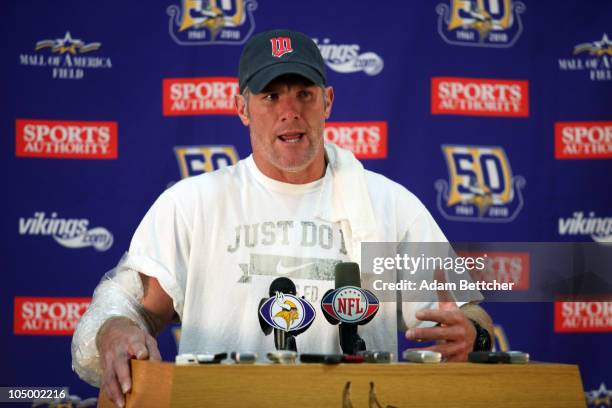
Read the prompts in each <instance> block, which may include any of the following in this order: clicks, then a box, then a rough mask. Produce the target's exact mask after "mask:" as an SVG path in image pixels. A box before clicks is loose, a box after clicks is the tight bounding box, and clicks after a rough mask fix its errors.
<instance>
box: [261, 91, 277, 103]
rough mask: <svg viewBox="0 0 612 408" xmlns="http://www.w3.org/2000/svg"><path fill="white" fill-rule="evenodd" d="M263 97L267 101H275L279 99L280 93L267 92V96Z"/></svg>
mask: <svg viewBox="0 0 612 408" xmlns="http://www.w3.org/2000/svg"><path fill="white" fill-rule="evenodd" d="M263 99H264V100H265V101H275V100H277V99H278V95H277V94H273V93H270V94H267V95H266V96H264V98H263Z"/></svg>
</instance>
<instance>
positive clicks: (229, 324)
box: [129, 156, 446, 356]
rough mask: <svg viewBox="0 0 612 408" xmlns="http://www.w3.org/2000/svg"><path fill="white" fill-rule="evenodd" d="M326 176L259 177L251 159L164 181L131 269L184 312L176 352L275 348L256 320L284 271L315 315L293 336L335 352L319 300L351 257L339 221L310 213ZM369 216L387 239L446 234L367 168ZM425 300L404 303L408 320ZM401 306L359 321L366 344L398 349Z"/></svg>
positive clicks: (135, 243) (135, 244)
mask: <svg viewBox="0 0 612 408" xmlns="http://www.w3.org/2000/svg"><path fill="white" fill-rule="evenodd" d="M331 174H332V173H331V172H330V171H329V168H328V169H327V171H326V174H325V176H324V177H323V178H322V179H320V180H317V181H315V182H312V183H308V184H303V185H295V184H287V183H283V182H280V181H277V180H273V179H271V178H269V177H267V176H265V175H264V174H263V173H261V171H259V169H258V168H257V166H256V165H255V162H254V160H253V158H252V156H249V157H248V158H246V159H244V160H241V161H240V162H238V163H237V164H236V165H234V166H230V167H226V168H223V169H221V170H217V171H215V172H211V173H205V174H202V175H199V176H196V177H191V178H188V179H185V180H182V181H181V182H179V183H177V184H175V185H174V186H172V187H171V188H169V189H168V190H166V191H165V192H164V193H163V194H162V195H161V196H160V197H159V198H158V199H157V201H156V202H155V204H154V205H153V206H152V207H151V209H150V210H149V211H148V213H147V214H146V216H145V217H144V219H143V220H142V222H141V223H140V226H139V227H138V229H137V230H136V233H135V234H134V237H133V239H132V242H131V245H130V249H129V257H130V265H131V267H132V268H134V269H136V270H138V271H139V272H141V273H143V274H146V275H149V276H152V277H155V278H157V279H158V280H159V282H160V285H161V286H162V288H163V289H164V290H165V291H166V292H167V293H168V295H170V297H171V298H172V300H173V303H174V308H175V310H176V312H177V313H178V315H179V316H180V318H181V322H182V330H181V340H180V345H179V352H180V353H198V352H222V351H227V352H229V351H255V352H258V353H259V354H260V356H261V355H265V353H266V352H268V351H272V350H274V338H273V336H272V335H270V336H265V335H264V334H263V333H262V330H261V328H260V324H259V319H258V306H259V303H260V300H261V299H262V298H264V297H268V290H269V287H270V283H271V282H272V280H274V279H275V278H277V277H279V276H287V277H289V278H290V279H291V280H292V281H293V282H295V284H296V287H297V290H298V293H297V294H298V296H305V297H306V299H308V300H309V301H311V302H312V304H313V306H314V307H315V310H316V311H317V315H316V317H315V320H314V323H313V324H312V326H311V327H310V328H309V329H308V330H307V331H305V332H304V333H302V334H300V335H299V336H297V338H296V341H297V347H298V351H299V352H311V353H316V352H318V353H322V352H329V353H331V352H340V346H339V341H338V327H337V326H332V325H330V324H329V323H328V322H327V321H326V320H325V318H324V316H322V314H321V312H320V310H321V308H320V302H321V298H322V296H323V295H324V294H325V292H326V291H327V290H328V289H332V288H333V287H334V265H335V264H336V263H338V262H341V261H349V259H348V255H347V251H346V247H345V242H344V237H343V233H342V231H341V229H340V223H330V222H327V221H325V220H321V219H317V218H315V216H314V214H315V210H314V209H313V203H316V202H318V197H319V194H321V191H322V190H324V189H323V186H324V185H325V183H330V182H331V177H332V175H331ZM365 179H366V183H367V187H368V191H369V194H370V198H371V202H372V207H373V210H374V215H375V219H376V220H377V222H379V223H380V224H379V227H380V230H381V231H384V240H385V241H389V242H398V241H401V240H405V241H420V242H439V241H445V240H446V238H445V237H444V234H443V233H442V232H441V231H440V229H439V227H438V226H437V224H436V223H435V221H434V220H433V218H432V217H431V215H430V214H429V212H428V211H427V209H426V208H425V207H424V206H423V204H422V203H421V202H420V201H419V200H418V199H417V198H416V197H415V196H414V195H413V194H412V193H410V192H409V191H408V190H406V189H405V188H404V187H402V186H401V185H399V184H397V183H395V182H393V181H391V180H389V179H387V178H386V177H384V176H382V175H380V174H377V173H373V172H370V171H366V172H365ZM433 305H434V304H431V303H420V304H419V303H409V304H406V305H404V308H403V312H404V319H405V320H406V322H407V323H408V324H409V325H414V324H415V319H414V311H415V310H416V309H419V308H422V307H433ZM397 315H398V313H397V305H396V304H393V303H392V302H384V303H381V308H380V310H379V312H378V314H377V315H376V317H375V318H374V319H373V320H372V321H371V322H370V323H369V324H368V325H366V326H361V327H360V328H359V333H360V335H361V336H362V337H363V338H364V340H365V341H366V344H367V346H368V349H370V350H374V349H376V350H388V351H393V352H397V327H398V326H397Z"/></svg>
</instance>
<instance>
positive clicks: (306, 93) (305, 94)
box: [298, 91, 312, 98]
mask: <svg viewBox="0 0 612 408" xmlns="http://www.w3.org/2000/svg"><path fill="white" fill-rule="evenodd" d="M298 95H299V97H300V98H310V97H311V96H312V92H310V91H300V92H299V93H298Z"/></svg>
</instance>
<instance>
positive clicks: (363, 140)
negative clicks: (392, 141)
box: [323, 122, 387, 159]
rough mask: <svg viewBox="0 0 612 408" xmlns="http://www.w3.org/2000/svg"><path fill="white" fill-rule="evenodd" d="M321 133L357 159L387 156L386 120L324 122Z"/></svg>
mask: <svg viewBox="0 0 612 408" xmlns="http://www.w3.org/2000/svg"><path fill="white" fill-rule="evenodd" d="M323 135H324V137H325V141H327V142H330V143H335V144H336V145H338V146H340V147H342V148H344V149H347V150H350V151H352V152H353V153H354V154H355V156H356V157H357V158H359V159H385V158H386V157H387V122H326V123H325V130H324V132H323Z"/></svg>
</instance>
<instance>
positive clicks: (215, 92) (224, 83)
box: [163, 77, 239, 116]
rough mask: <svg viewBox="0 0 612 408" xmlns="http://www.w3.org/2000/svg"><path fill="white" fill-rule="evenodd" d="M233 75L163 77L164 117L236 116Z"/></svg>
mask: <svg viewBox="0 0 612 408" xmlns="http://www.w3.org/2000/svg"><path fill="white" fill-rule="evenodd" d="M238 92H239V91H238V79H237V78H233V77H208V78H166V79H164V80H163V98H164V99H163V112H164V116H177V115H235V114H236V108H235V107H234V95H237V94H238Z"/></svg>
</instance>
